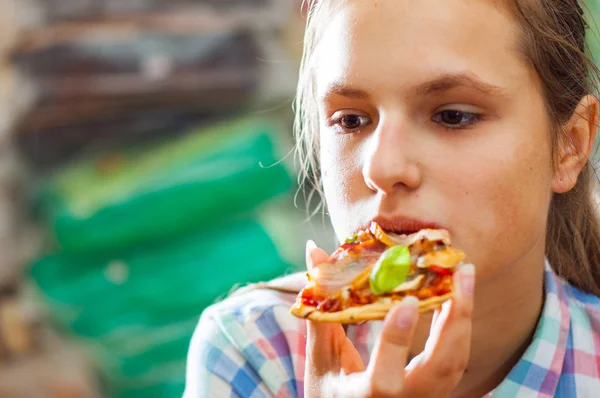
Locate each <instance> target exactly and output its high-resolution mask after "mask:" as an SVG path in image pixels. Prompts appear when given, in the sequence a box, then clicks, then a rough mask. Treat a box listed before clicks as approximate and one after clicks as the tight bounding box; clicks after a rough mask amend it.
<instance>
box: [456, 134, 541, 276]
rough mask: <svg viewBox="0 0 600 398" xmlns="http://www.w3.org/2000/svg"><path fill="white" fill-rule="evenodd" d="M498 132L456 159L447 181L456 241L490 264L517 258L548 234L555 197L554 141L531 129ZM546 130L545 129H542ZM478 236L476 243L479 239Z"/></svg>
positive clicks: (478, 259) (502, 262)
mask: <svg viewBox="0 0 600 398" xmlns="http://www.w3.org/2000/svg"><path fill="white" fill-rule="evenodd" d="M513 131H515V133H511V134H503V135H497V137H500V138H498V139H494V140H491V141H490V142H488V143H486V144H485V145H481V146H479V148H478V150H477V151H473V152H471V153H468V154H466V156H461V159H457V160H456V163H455V164H454V165H455V167H454V168H453V170H454V175H453V176H448V177H449V179H450V180H452V179H453V180H454V181H460V183H459V184H458V186H457V187H448V185H447V187H448V190H447V192H446V194H445V195H444V196H446V197H448V196H447V195H451V196H453V197H455V198H458V199H459V200H453V202H452V206H453V210H454V214H455V215H456V216H458V217H460V219H454V220H452V221H453V225H459V226H460V227H458V228H457V230H458V233H457V235H458V236H457V242H456V243H460V244H463V245H464V246H465V249H466V250H469V253H470V254H473V256H474V257H475V258H471V260H472V261H474V262H479V263H489V264H490V266H492V267H494V266H493V264H495V266H500V265H502V264H506V263H511V262H515V261H517V260H518V258H520V257H523V256H525V255H526V254H527V253H529V252H530V251H531V249H532V248H533V247H535V246H536V244H538V243H539V242H540V239H542V240H543V237H544V236H545V235H544V234H545V228H546V219H547V214H548V207H549V203H550V197H551V194H550V192H551V191H550V186H551V179H552V173H551V159H550V144H549V142H546V140H545V137H544V136H543V135H542V134H539V135H537V137H534V136H532V135H531V134H529V135H527V134H528V132H527V131H518V130H513ZM542 131H543V130H542ZM475 242H476V243H475Z"/></svg>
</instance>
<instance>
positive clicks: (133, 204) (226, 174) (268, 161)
mask: <svg viewBox="0 0 600 398" xmlns="http://www.w3.org/2000/svg"><path fill="white" fill-rule="evenodd" d="M273 136H274V128H273V127H272V126H271V125H270V124H269V123H267V122H266V121H261V120H256V119H248V120H242V121H237V122H234V123H229V124H222V125H218V126H215V127H212V128H210V129H207V130H202V131H198V132H195V133H193V134H189V135H187V136H185V137H183V138H181V139H179V140H175V141H172V142H169V143H166V144H163V145H154V146H153V147H150V148H146V149H145V150H143V151H139V150H138V151H137V152H133V151H132V152H128V153H121V154H112V155H111V156H105V157H104V158H103V159H92V160H88V161H86V162H84V163H78V164H75V165H72V166H70V167H69V168H66V169H64V170H62V171H61V172H59V173H58V174H57V175H56V176H55V177H54V178H52V179H51V180H50V181H49V182H48V183H47V184H46V185H45V186H44V188H43V189H42V190H41V191H40V193H39V195H38V203H39V208H40V209H41V212H42V213H43V214H44V215H45V216H46V218H47V219H48V223H49V224H50V228H51V230H52V231H53V233H54V235H55V237H56V240H57V241H58V243H59V245H60V246H61V247H62V248H63V249H64V250H66V251H93V250H98V249H116V248H122V247H127V246H131V245H135V244H140V243H142V242H148V241H155V240H161V239H165V238H169V237H171V236H173V235H176V234H182V233H186V232H188V231H191V230H193V229H195V228H197V227H198V226H200V225H211V224H212V223H213V222H216V221H218V220H221V219H225V218H229V217H232V216H234V215H236V214H240V213H244V212H248V211H250V210H252V209H254V208H255V207H256V206H258V205H259V204H260V203H262V202H264V201H265V200H267V199H269V198H271V197H273V196H275V195H278V194H281V193H283V192H285V191H287V190H288V188H290V186H291V179H290V176H289V174H288V172H287V170H286V168H285V167H284V166H283V164H282V163H281V162H279V160H280V155H278V154H277V153H276V151H275V149H274V144H273Z"/></svg>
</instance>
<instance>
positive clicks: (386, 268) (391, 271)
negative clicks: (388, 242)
mask: <svg viewBox="0 0 600 398" xmlns="http://www.w3.org/2000/svg"><path fill="white" fill-rule="evenodd" d="M409 272H410V251H409V250H408V247H406V246H394V247H391V248H389V249H387V250H386V251H385V252H384V253H383V254H382V255H381V257H380V258H379V260H378V261H377V263H375V266H374V267H373V270H372V271H371V275H370V279H369V282H370V287H371V291H372V292H373V293H374V294H376V295H382V294H386V293H390V292H391V291H393V290H394V288H396V287H397V286H399V285H401V284H402V283H404V281H405V280H406V278H407V277H408V274H409Z"/></svg>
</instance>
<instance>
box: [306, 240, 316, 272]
mask: <svg viewBox="0 0 600 398" xmlns="http://www.w3.org/2000/svg"><path fill="white" fill-rule="evenodd" d="M316 248H317V244H316V243H315V242H314V241H313V240H310V239H309V240H307V241H306V266H307V267H308V268H309V270H310V268H312V266H313V261H312V258H311V256H310V253H311V252H312V251H313V250H314V249H316Z"/></svg>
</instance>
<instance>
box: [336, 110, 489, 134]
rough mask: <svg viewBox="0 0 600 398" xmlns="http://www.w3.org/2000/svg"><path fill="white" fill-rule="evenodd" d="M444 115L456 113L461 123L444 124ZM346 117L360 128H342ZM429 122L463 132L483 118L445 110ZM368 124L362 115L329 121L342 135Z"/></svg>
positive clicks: (479, 115) (369, 121)
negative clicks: (356, 120)
mask: <svg viewBox="0 0 600 398" xmlns="http://www.w3.org/2000/svg"><path fill="white" fill-rule="evenodd" d="M445 113H458V114H460V115H462V118H461V123H460V124H458V125H452V124H448V123H445V122H444V121H443V120H442V119H443V116H444V114H445ZM348 117H357V118H359V119H360V121H361V126H360V127H357V128H354V129H349V128H347V127H344V126H343V125H342V122H343V119H344V118H348ZM465 118H466V119H467V121H466V122H462V121H463V120H464V119H465ZM365 120H366V121H365ZM431 120H432V121H433V122H435V123H437V124H439V125H440V126H441V127H442V128H444V129H446V130H464V129H467V128H469V127H471V126H473V125H474V124H476V123H478V122H480V121H482V120H483V116H482V115H481V114H477V113H473V112H464V111H459V110H454V109H446V110H443V111H441V112H438V113H436V114H435V115H433V117H432V118H431ZM369 124H371V120H370V119H369V118H368V117H366V116H362V115H356V114H345V115H340V116H339V117H337V118H335V119H333V120H332V121H331V125H335V126H338V128H340V129H341V130H342V133H344V134H353V133H358V132H359V131H360V130H361V129H363V128H365V127H366V126H368V125H369Z"/></svg>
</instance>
